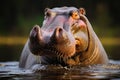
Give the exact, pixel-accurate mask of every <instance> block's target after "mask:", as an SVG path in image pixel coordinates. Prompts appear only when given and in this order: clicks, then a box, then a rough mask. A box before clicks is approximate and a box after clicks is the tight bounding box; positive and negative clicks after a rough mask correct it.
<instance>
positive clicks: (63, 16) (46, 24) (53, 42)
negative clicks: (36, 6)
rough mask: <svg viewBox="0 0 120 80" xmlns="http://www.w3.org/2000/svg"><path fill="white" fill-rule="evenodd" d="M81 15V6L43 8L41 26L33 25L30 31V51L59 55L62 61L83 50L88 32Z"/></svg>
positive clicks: (35, 53) (87, 38)
mask: <svg viewBox="0 0 120 80" xmlns="http://www.w3.org/2000/svg"><path fill="white" fill-rule="evenodd" d="M83 15H85V11H84V9H83V8H80V9H77V8H75V7H60V8H53V9H48V8H47V9H45V19H44V21H43V25H42V27H41V28H40V27H39V26H38V25H35V26H34V27H33V29H32V30H31V32H30V39H29V48H30V51H31V52H32V53H33V54H34V55H40V56H50V57H59V58H62V59H63V61H64V60H67V59H69V58H72V57H73V56H75V55H77V54H80V53H81V52H83V51H85V50H86V49H87V48H88V41H89V37H88V35H89V34H88V30H87V26H86V22H85V20H84V18H83V17H82V16H83Z"/></svg>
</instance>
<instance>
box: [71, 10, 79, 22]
mask: <svg viewBox="0 0 120 80" xmlns="http://www.w3.org/2000/svg"><path fill="white" fill-rule="evenodd" d="M70 16H71V17H72V18H73V19H75V20H77V19H80V16H79V13H78V11H71V12H70Z"/></svg>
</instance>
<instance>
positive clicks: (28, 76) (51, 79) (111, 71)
mask: <svg viewBox="0 0 120 80" xmlns="http://www.w3.org/2000/svg"><path fill="white" fill-rule="evenodd" d="M18 64H19V62H17V61H16V62H1V63H0V80H78V79H85V80H106V79H111V80H119V79H120V61H113V60H111V61H110V64H108V65H92V66H87V67H82V66H73V67H71V68H66V67H61V66H55V65H46V66H45V65H44V66H42V67H43V68H41V69H40V70H39V71H34V70H27V69H26V70H25V69H20V68H19V67H18Z"/></svg>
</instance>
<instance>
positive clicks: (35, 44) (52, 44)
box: [29, 25, 75, 57]
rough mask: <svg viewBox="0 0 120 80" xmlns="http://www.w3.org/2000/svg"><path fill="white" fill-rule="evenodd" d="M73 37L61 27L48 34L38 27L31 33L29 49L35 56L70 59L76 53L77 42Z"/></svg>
mask: <svg viewBox="0 0 120 80" xmlns="http://www.w3.org/2000/svg"><path fill="white" fill-rule="evenodd" d="M71 36H72V34H70V33H69V32H67V31H65V30H64V29H63V28H61V27H56V28H55V29H54V31H52V32H48V31H47V32H46V31H44V30H42V29H41V28H40V27H39V26H38V25H36V26H34V27H33V29H32V30H31V32H30V38H29V48H30V50H31V52H32V53H33V54H34V55H40V56H43V55H53V56H55V55H57V56H58V55H59V56H64V57H70V56H72V55H73V54H74V53H75V40H74V38H72V37H71Z"/></svg>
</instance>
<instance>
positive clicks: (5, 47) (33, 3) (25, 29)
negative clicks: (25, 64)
mask: <svg viewBox="0 0 120 80" xmlns="http://www.w3.org/2000/svg"><path fill="white" fill-rule="evenodd" d="M60 6H75V7H77V8H79V7H84V8H85V9H86V16H87V17H88V19H89V21H90V22H91V24H92V26H93V29H94V31H95V32H96V34H97V35H98V37H99V38H100V40H101V42H102V44H103V46H104V47H105V50H106V52H107V54H108V56H109V58H110V59H114V60H119V59H120V57H119V54H120V52H119V49H120V34H119V33H120V4H119V0H2V1H1V2H0V61H14V60H19V57H20V54H21V51H22V48H23V46H24V44H25V42H26V40H27V38H28V36H29V32H30V30H31V29H32V27H33V26H34V25H35V24H38V25H40V26H41V25H42V21H43V19H44V9H45V8H53V7H60Z"/></svg>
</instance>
